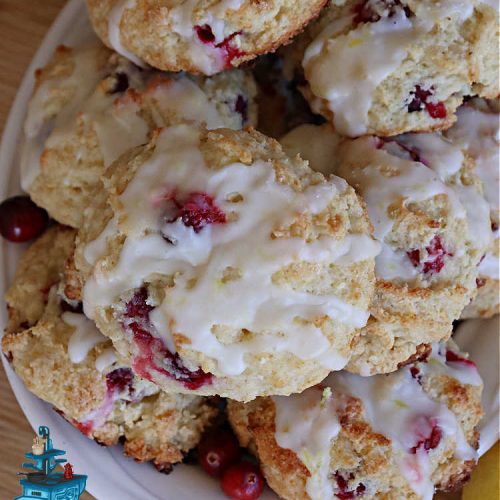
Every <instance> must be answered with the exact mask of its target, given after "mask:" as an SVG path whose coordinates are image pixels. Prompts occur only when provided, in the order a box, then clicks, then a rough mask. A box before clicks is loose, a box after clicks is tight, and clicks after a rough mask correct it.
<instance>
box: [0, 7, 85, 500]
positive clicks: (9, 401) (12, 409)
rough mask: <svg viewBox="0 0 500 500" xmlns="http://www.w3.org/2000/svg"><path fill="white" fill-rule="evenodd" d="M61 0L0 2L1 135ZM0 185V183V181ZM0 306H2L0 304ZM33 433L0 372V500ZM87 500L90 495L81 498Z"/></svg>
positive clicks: (15, 488) (13, 485) (10, 491)
mask: <svg viewBox="0 0 500 500" xmlns="http://www.w3.org/2000/svg"><path fill="white" fill-rule="evenodd" d="M65 3H66V1H65V0H0V36H1V42H0V131H1V132H3V128H4V126H5V121H6V120H7V116H8V113H9V109H10V106H11V104H12V101H13V100H14V97H15V95H16V92H17V88H18V86H19V84H20V82H21V79H22V77H23V75H24V72H25V71H26V68H27V67H28V65H29V63H30V62H31V59H32V58H33V55H34V54H35V52H36V50H37V48H38V46H39V45H40V42H41V41H42V39H43V37H44V35H45V33H46V31H47V29H48V28H49V26H50V25H51V24H52V22H53V20H54V19H55V18H56V16H57V14H58V13H59V11H60V10H61V8H62V7H63V6H64V4H65ZM0 182H1V180H0ZM0 307H5V305H4V304H3V303H2V305H1V306H0ZM33 435H34V434H33V430H32V429H31V427H30V425H29V424H28V421H27V420H26V418H25V417H24V415H23V412H22V411H21V409H20V408H19V405H18V404H17V401H16V398H15V397H14V394H13V393H12V390H11V388H10V386H9V383H8V381H7V378H6V376H5V372H4V371H3V369H0V443H1V447H2V451H1V454H0V498H1V499H2V500H4V499H11V498H14V497H16V496H17V495H19V494H20V493H21V488H20V485H19V478H18V477H17V476H16V472H17V471H19V470H21V468H20V465H21V462H22V461H23V459H24V453H25V451H27V449H29V447H30V446H31V442H32V439H33ZM81 498H82V499H85V500H91V499H92V498H93V497H92V496H90V495H87V494H85V495H83V496H82V497H81Z"/></svg>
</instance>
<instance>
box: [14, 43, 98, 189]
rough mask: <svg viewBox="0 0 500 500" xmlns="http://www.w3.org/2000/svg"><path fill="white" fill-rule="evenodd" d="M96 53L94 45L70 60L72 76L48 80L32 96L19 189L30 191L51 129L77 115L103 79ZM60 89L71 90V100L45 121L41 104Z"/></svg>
mask: <svg viewBox="0 0 500 500" xmlns="http://www.w3.org/2000/svg"><path fill="white" fill-rule="evenodd" d="M98 50H99V48H98V46H96V45H92V46H89V47H86V48H83V49H80V50H79V51H78V52H77V53H76V54H75V57H74V58H73V61H74V68H73V71H72V73H71V75H69V76H64V77H60V78H51V79H50V80H47V81H45V82H43V83H41V84H40V85H39V86H38V88H37V89H36V91H35V92H34V94H33V96H32V98H31V100H30V102H29V105H28V113H27V115H26V121H25V123H24V134H25V136H26V139H27V141H26V144H25V147H24V148H23V153H22V158H21V186H22V188H23V189H24V190H27V189H29V187H30V185H31V184H32V182H33V181H34V180H35V178H36V176H37V175H38V173H39V171H40V160H39V159H40V154H41V153H42V151H43V144H44V141H45V139H46V138H47V137H48V135H49V134H50V132H51V131H52V130H53V129H54V128H57V127H60V126H64V125H65V124H66V123H67V122H68V121H69V119H70V118H71V117H73V116H74V115H75V114H76V113H77V111H78V110H79V109H80V108H81V106H82V105H83V103H84V102H85V100H86V99H88V97H89V95H90V94H91V93H92V91H93V90H94V88H95V86H96V85H97V83H98V81H99V80H100V79H101V78H102V77H103V72H102V71H99V70H98V68H97V67H96V61H97V51H98ZM61 88H65V89H71V92H72V96H71V99H70V100H69V102H68V103H67V104H66V105H65V106H64V108H63V109H61V111H60V112H59V113H58V114H57V117H55V118H49V119H47V116H46V115H45V105H44V104H45V102H46V101H47V100H48V99H49V97H50V96H51V95H52V94H56V93H57V92H60V91H61Z"/></svg>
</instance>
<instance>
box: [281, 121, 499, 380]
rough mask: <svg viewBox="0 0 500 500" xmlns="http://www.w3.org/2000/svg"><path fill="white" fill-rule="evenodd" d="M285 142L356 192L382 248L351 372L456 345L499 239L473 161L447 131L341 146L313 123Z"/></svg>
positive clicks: (382, 368)
mask: <svg viewBox="0 0 500 500" xmlns="http://www.w3.org/2000/svg"><path fill="white" fill-rule="evenodd" d="M283 143H284V144H285V147H286V148H287V150H288V151H289V152H297V151H302V152H303V153H302V154H304V156H305V157H306V158H308V159H309V160H310V161H311V166H312V167H313V168H314V169H318V170H322V171H323V172H328V171H330V172H334V173H335V174H337V175H339V176H340V177H343V178H345V179H346V180H347V181H348V182H349V183H351V184H352V185H353V186H354V187H355V189H356V190H357V191H358V193H359V194H360V195H361V196H362V197H363V199H364V200H365V202H366V204H367V208H368V214H369V216H370V219H371V222H372V223H373V225H374V228H375V231H374V235H375V237H376V238H377V239H378V240H379V241H380V242H381V244H382V251H381V253H380V254H379V255H378V256H377V258H376V268H375V274H376V277H377V285H376V288H375V295H374V300H373V302H372V305H371V318H370V320H369V321H368V324H367V326H366V327H364V328H363V329H362V332H361V336H360V337H359V339H358V343H357V345H356V346H355V347H354V354H353V356H352V358H351V360H350V362H349V364H348V365H347V369H348V370H350V371H354V372H356V373H361V374H363V375H370V374H374V373H387V372H390V371H393V370H395V369H396V368H397V367H398V365H399V364H400V363H403V362H405V361H406V360H407V359H408V358H412V357H413V356H415V354H418V353H422V352H425V350H426V349H427V348H428V347H427V344H429V343H430V342H435V341H439V340H442V339H446V338H448V336H449V335H450V334H451V328H452V322H453V321H454V320H456V319H458V318H459V317H460V314H461V312H462V309H463V308H464V306H465V305H466V304H467V303H468V302H469V300H470V299H471V297H472V296H473V295H474V294H475V288H476V287H475V279H476V276H477V265H478V263H479V261H480V259H481V258H482V255H483V254H484V252H485V250H486V249H487V248H488V246H489V244H490V241H491V236H490V229H489V208H488V205H487V204H486V202H485V200H484V199H483V195H482V186H481V182H480V180H479V177H478V176H477V175H476V174H475V168H474V162H473V160H472V159H471V158H470V157H468V156H467V155H466V154H464V153H463V152H462V151H461V149H460V148H459V147H456V146H453V145H452V144H451V143H450V142H448V141H446V140H445V139H444V138H443V137H441V136H440V135H439V134H406V135H402V136H397V137H394V138H391V139H386V140H382V139H379V138H376V137H365V138H360V139H356V140H349V139H344V140H341V139H340V137H339V136H338V135H336V134H334V133H333V131H332V129H331V127H330V126H327V125H326V126H322V127H313V126H310V125H305V126H301V127H299V128H298V129H296V130H294V131H292V132H291V133H289V134H288V135H287V136H285V137H284V138H283Z"/></svg>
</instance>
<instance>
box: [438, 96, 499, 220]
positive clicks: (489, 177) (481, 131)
mask: <svg viewBox="0 0 500 500" xmlns="http://www.w3.org/2000/svg"><path fill="white" fill-rule="evenodd" d="M473 102H474V101H473ZM457 118H458V120H457V122H456V123H455V125H454V126H453V127H452V128H451V129H449V130H447V131H446V132H445V134H446V136H447V137H448V138H449V139H451V140H452V141H453V143H454V144H457V145H458V146H460V147H461V148H463V149H465V150H466V151H467V153H469V154H470V155H471V156H472V157H473V158H474V159H475V160H476V171H477V174H478V175H479V177H480V178H481V180H482V181H483V186H484V194H485V197H486V200H487V201H488V203H489V204H490V210H491V212H492V215H495V216H496V214H498V212H499V211H500V201H499V186H500V169H499V168H498V165H499V163H500V158H499V148H500V127H499V125H500V124H499V120H500V116H499V115H498V113H493V112H491V111H485V110H482V109H479V108H478V107H475V106H474V105H466V106H462V107H461V108H459V110H458V111H457Z"/></svg>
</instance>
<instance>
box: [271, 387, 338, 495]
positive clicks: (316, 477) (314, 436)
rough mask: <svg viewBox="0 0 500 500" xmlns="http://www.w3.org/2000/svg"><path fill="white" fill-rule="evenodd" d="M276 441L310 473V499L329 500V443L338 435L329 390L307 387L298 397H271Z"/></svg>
mask: <svg viewBox="0 0 500 500" xmlns="http://www.w3.org/2000/svg"><path fill="white" fill-rule="evenodd" d="M273 401H274V404H275V406H276V418H275V424H276V435H275V437H276V442H277V443H278V445H279V446H280V447H281V448H287V449H290V450H293V451H295V453H296V454H297V456H298V457H299V458H300V460H301V461H302V463H304V464H305V465H306V467H307V469H308V470H309V472H310V473H311V475H310V477H309V478H308V479H307V483H306V491H307V494H308V495H309V497H310V498H311V499H313V500H322V499H326V498H333V497H334V492H333V487H332V482H331V481H330V480H329V475H330V474H329V473H330V443H331V441H332V440H333V439H335V438H336V437H337V435H338V434H339V432H340V423H339V420H338V418H337V405H336V403H337V402H336V399H335V398H334V397H332V395H331V390H330V392H329V389H326V390H324V391H323V390H321V389H320V388H319V387H310V388H309V389H306V390H305V391H304V392H302V393H301V394H300V395H294V396H291V397H290V396H274V397H273Z"/></svg>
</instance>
